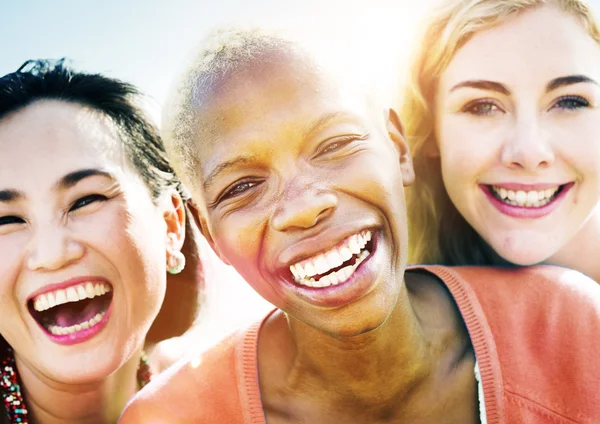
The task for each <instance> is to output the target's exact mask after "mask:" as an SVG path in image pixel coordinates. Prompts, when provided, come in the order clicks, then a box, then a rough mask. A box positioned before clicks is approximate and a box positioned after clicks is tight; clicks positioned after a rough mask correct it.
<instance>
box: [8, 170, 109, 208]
mask: <svg viewBox="0 0 600 424" xmlns="http://www.w3.org/2000/svg"><path fill="white" fill-rule="evenodd" d="M92 176H103V177H108V178H111V179H114V177H113V176H112V174H110V173H109V172H106V171H102V170H100V169H81V170H79V171H74V172H70V173H68V174H67V175H65V176H64V177H62V178H61V179H60V180H59V181H58V182H57V183H56V184H55V188H57V189H62V190H65V189H68V188H71V187H73V186H75V185H76V184H77V183H78V182H80V181H81V180H83V179H85V178H88V177H92ZM23 197H25V196H24V195H23V193H22V192H20V191H18V190H14V189H6V190H0V202H5V203H9V202H14V201H16V200H19V199H21V198H23Z"/></svg>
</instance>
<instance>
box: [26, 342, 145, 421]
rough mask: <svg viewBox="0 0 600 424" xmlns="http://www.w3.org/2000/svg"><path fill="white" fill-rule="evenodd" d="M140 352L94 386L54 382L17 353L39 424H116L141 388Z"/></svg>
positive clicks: (31, 409) (30, 405) (28, 399)
mask: <svg viewBox="0 0 600 424" xmlns="http://www.w3.org/2000/svg"><path fill="white" fill-rule="evenodd" d="M140 357H141V349H140V351H138V352H137V353H136V354H135V355H133V356H132V357H131V359H130V360H129V361H128V362H126V363H125V364H124V365H123V366H121V367H120V368H119V369H118V370H117V371H116V372H115V373H113V374H111V375H110V376H108V377H106V378H104V379H102V380H99V381H95V382H91V383H82V384H65V383H59V382H55V381H53V380H50V379H48V378H47V377H45V376H43V375H41V374H40V373H39V372H38V371H36V370H34V369H32V368H30V367H29V366H28V365H27V364H26V363H25V362H23V361H22V360H20V359H19V356H18V355H16V354H15V359H16V363H17V369H18V372H19V377H20V379H21V390H22V391H23V392H24V397H25V401H26V404H27V408H28V410H29V417H30V420H31V422H34V423H36V424H58V423H64V424H75V423H77V424H114V423H116V422H117V419H118V418H119V415H120V414H121V412H122V411H123V409H124V408H125V405H126V404H127V402H128V401H129V400H130V399H131V397H133V395H134V394H135V393H136V391H137V389H138V382H137V369H138V366H139V362H140Z"/></svg>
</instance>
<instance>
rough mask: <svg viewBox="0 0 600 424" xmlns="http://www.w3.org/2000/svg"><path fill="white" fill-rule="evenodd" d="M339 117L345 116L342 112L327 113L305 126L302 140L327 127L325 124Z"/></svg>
mask: <svg viewBox="0 0 600 424" xmlns="http://www.w3.org/2000/svg"><path fill="white" fill-rule="evenodd" d="M340 115H345V114H344V112H331V113H327V114H325V115H323V116H321V117H320V118H317V119H316V120H315V121H314V122H312V123H311V124H310V125H307V126H306V128H305V129H304V131H302V138H303V139H304V140H306V139H307V138H309V137H310V136H311V135H312V134H313V133H314V132H316V131H318V130H319V129H321V128H322V127H324V126H325V125H327V123H329V121H331V120H333V119H335V118H337V117H338V116H340Z"/></svg>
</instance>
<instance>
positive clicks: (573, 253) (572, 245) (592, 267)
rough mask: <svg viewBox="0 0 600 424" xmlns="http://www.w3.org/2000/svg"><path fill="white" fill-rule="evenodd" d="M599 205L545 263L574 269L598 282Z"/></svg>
mask: <svg viewBox="0 0 600 424" xmlns="http://www.w3.org/2000/svg"><path fill="white" fill-rule="evenodd" d="M599 253H600V206H599V207H597V208H596V212H595V213H594V214H593V215H592V217H591V218H590V219H589V220H588V221H587V222H586V223H585V224H584V225H583V227H581V229H580V230H579V232H578V233H577V234H575V236H574V237H573V238H572V239H571V240H570V241H569V242H568V243H567V245H566V246H564V247H563V248H562V249H561V250H560V251H559V252H558V253H556V254H555V255H553V256H552V257H551V258H550V259H549V260H547V261H546V262H545V263H547V264H550V265H558V266H564V267H566V268H572V269H575V270H577V271H579V272H581V273H583V274H585V275H587V276H588V277H590V278H591V279H592V280H594V281H597V282H598V283H600V261H598V254H599Z"/></svg>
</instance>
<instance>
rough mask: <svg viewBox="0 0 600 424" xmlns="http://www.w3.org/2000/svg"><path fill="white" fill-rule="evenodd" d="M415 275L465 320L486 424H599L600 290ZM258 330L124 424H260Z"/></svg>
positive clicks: (139, 403)
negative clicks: (180, 405)
mask: <svg viewBox="0 0 600 424" xmlns="http://www.w3.org/2000/svg"><path fill="white" fill-rule="evenodd" d="M417 270H425V271H428V272H430V273H432V274H434V275H436V276H437V277H438V278H439V279H440V280H442V281H443V282H444V284H445V285H446V286H447V288H448V290H449V291H450V293H451V294H452V296H453V297H454V300H455V302H456V304H457V306H458V308H459V310H460V312H461V314H462V317H463V320H464V322H465V325H466V327H467V329H468V331H469V334H470V336H471V341H472V343H473V347H474V350H475V355H476V357H477V361H478V363H479V369H480V375H481V382H482V386H483V393H484V400H485V410H486V418H487V424H499V423H507V424H513V423H520V424H528V423H553V424H563V423H564V424H566V423H570V424H572V423H582V424H583V423H590V424H591V423H595V424H598V423H600V364H599V363H598V360H597V357H598V352H600V285H598V284H595V283H594V282H593V281H592V280H590V279H587V278H586V277H584V276H582V275H581V274H579V273H577V272H575V271H571V270H568V269H564V268H559V267H551V266H537V267H526V268H512V269H508V268H478V267H456V268H449V267H442V266H420V267H411V268H409V269H408V270H407V272H414V271H417ZM265 319H266V318H265ZM262 322H264V320H263V321H262ZM262 322H259V323H256V324H254V325H252V326H251V327H249V329H247V330H245V331H244V332H238V333H235V334H233V335H232V336H230V337H229V338H227V339H225V340H224V341H223V342H221V343H220V344H219V345H217V346H216V347H214V348H212V349H211V350H209V351H207V352H206V353H204V354H203V355H202V356H201V357H200V358H199V359H197V360H196V361H197V362H196V363H194V361H192V362H191V363H190V362H188V363H184V364H181V365H180V366H178V367H176V368H175V369H173V370H171V371H170V372H169V371H168V372H167V374H165V375H163V376H160V377H159V379H158V380H159V381H158V384H157V385H154V383H153V384H151V385H149V386H147V387H146V388H145V389H143V390H142V391H141V392H140V393H139V396H138V397H136V401H135V402H134V404H133V405H134V407H133V408H130V409H128V410H127V412H126V413H125V415H124V418H125V419H124V420H123V422H124V423H129V422H131V423H134V422H142V421H138V420H136V418H135V417H141V416H143V415H144V414H143V411H144V410H145V406H148V407H149V406H150V405H151V408H150V409H152V410H153V411H160V412H162V411H164V412H165V414H166V415H164V417H165V420H164V421H161V420H160V419H157V420H155V421H152V420H151V421H148V417H147V416H146V417H145V418H144V421H143V422H145V423H150V422H157V423H158V422H202V423H204V422H214V423H222V424H266V421H265V417H264V412H263V409H262V404H261V400H260V390H259V387H258V362H257V342H258V334H259V332H260V328H261V326H262ZM189 366H192V367H196V368H197V369H196V370H195V372H189V370H186V367H189ZM185 374H187V375H185ZM183 375H185V376H183ZM173 378H175V379H181V378H185V379H188V383H191V384H192V387H195V391H194V392H193V393H190V392H189V389H188V391H187V392H181V391H178V390H177V387H176V386H177V385H178V384H174V385H171V384H170V383H169V382H170V381H172V379H173ZM190 378H191V379H192V380H193V381H190V380H189V379H190ZM180 381H181V380H180ZM180 381H179V382H180ZM179 382H178V383H179ZM187 387H191V386H189V385H187ZM169 396H177V397H181V396H185V397H186V398H187V399H186V400H189V402H190V403H193V404H194V405H195V407H194V408H193V412H191V411H178V410H175V409H174V408H173V409H169V408H168V405H169V400H168V399H169ZM159 402H160V404H161V405H162V406H160V407H158V409H156V408H155V407H156V406H157V405H158V403H159ZM165 405H166V406H165ZM136 414H137V415H136ZM159 415H160V414H158V415H154V417H157V418H158V416H159ZM191 415H193V420H192V421H188V420H189V419H190V418H191ZM167 417H168V418H169V419H166V418H167ZM138 419H139V418H138Z"/></svg>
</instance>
